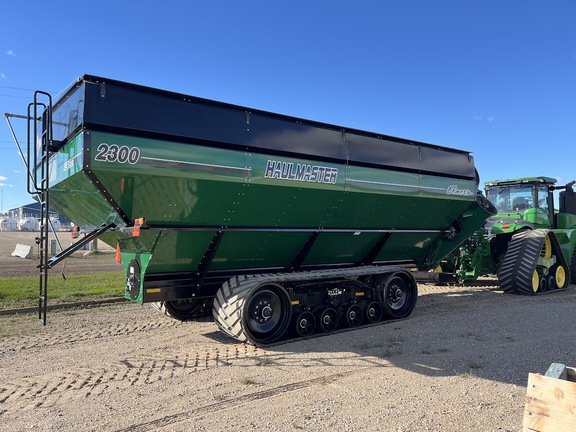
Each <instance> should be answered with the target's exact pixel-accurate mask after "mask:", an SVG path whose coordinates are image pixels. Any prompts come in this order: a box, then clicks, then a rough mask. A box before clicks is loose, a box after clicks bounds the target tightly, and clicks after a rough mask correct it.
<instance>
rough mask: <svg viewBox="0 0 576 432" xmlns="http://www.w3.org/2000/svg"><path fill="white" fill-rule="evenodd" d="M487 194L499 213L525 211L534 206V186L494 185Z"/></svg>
mask: <svg viewBox="0 0 576 432" xmlns="http://www.w3.org/2000/svg"><path fill="white" fill-rule="evenodd" d="M486 194H487V197H488V199H489V200H490V201H491V202H492V204H494V205H495V206H496V208H497V209H498V212H499V213H511V212H514V213H523V212H524V211H525V210H526V209H529V208H531V207H534V202H533V195H532V186H494V187H491V188H489V189H488V190H487V191H486Z"/></svg>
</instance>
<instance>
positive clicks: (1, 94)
mask: <svg viewBox="0 0 576 432" xmlns="http://www.w3.org/2000/svg"><path fill="white" fill-rule="evenodd" d="M86 73H88V74H94V75H101V76H104V77H109V78H114V79H118V80H123V81H129V82H134V83H137V84H142V85H147V86H152V87H158V88H162V89H167V90H173V91H177V92H181V93H186V94H191V95H195V96H200V97H205V98H209V99H215V100H220V101H224V102H229V103H234V104H239V105H245V106H248V107H252V108H258V109H263V110H267V111H273V112H278V113H282V114H288V115H293V116H297V117H303V118H308V119H312V120H317V121H322V122H327V123H333V124H337V125H341V126H347V127H353V128H358V129H364V130H368V131H372V132H379V133H383V134H387V135H394V136H399V137H403V138H409V139H414V140H419V141H424V142H429V143H433V144H438V145H442V146H448V147H455V148H459V149H464V150H468V151H471V152H472V154H473V156H474V157H475V161H476V165H477V168H478V170H479V172H480V176H481V179H482V181H486V180H494V179H501V178H511V177H525V176H532V175H546V176H551V177H555V178H558V179H559V181H560V182H562V183H566V182H568V181H571V180H574V179H576V163H575V161H576V1H574V0H553V1H549V2H542V1H536V0H507V1H502V0H475V1H472V0H447V1H442V0H438V1H429V0H394V1H392V0H374V1H372V0H370V1H368V0H366V1H364V0H357V1H354V2H352V1H340V0H331V1H328V0H317V1H314V0H307V1H301V0H291V1H289V2H273V1H269V0H268V1H259V0H258V1H243V2H239V1H231V0H230V1H221V0H211V1H209V2H208V1H170V0H165V1H162V2H160V1H146V0H143V1H138V2H136V1H115V2H111V1H108V0H101V1H99V2H96V3H94V2H86V1H74V2H72V1H70V2H65V1H50V2H46V1H36V0H34V1H29V2H9V3H7V4H6V5H4V7H3V9H2V13H1V14H0V111H1V113H2V114H3V113H4V112H10V113H15V114H24V113H25V111H26V106H27V103H28V102H29V101H30V100H31V98H32V93H33V91H34V90H37V89H40V90H45V91H49V92H52V93H53V94H54V95H56V94H57V93H58V92H59V91H61V90H62V89H64V88H65V87H66V86H67V85H68V84H70V83H71V82H72V81H73V80H74V79H75V78H77V77H78V76H81V75H83V74H86ZM2 122H3V124H2V125H0V190H1V192H0V193H1V195H0V196H1V197H2V209H3V210H5V211H6V210H7V209H9V208H12V207H16V206H19V205H22V204H25V203H27V202H30V201H31V199H30V197H29V196H27V193H26V175H25V169H24V166H23V163H22V161H21V159H20V157H19V156H18V154H17V152H16V149H15V145H14V143H13V140H12V137H11V134H10V131H9V128H8V125H7V124H6V122H5V121H4V120H3V121H2ZM13 124H15V125H16V126H17V134H18V137H19V138H20V139H21V140H22V142H23V141H24V139H25V125H24V122H23V121H21V120H13Z"/></svg>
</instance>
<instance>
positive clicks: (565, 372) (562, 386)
mask: <svg viewBox="0 0 576 432" xmlns="http://www.w3.org/2000/svg"><path fill="white" fill-rule="evenodd" d="M522 425H523V431H524V432H533V431H537V432H568V431H571V432H573V431H576V369H575V368H571V367H566V366H564V365H563V364H559V363H552V365H550V368H549V369H548V371H547V372H546V374H545V375H539V374H533V373H531V374H529V375H528V387H527V389H526V404H525V406H524V419H523V422H522Z"/></svg>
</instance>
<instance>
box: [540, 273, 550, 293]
mask: <svg viewBox="0 0 576 432" xmlns="http://www.w3.org/2000/svg"><path fill="white" fill-rule="evenodd" d="M546 291H548V278H547V277H546V276H542V277H541V278H540V281H539V283H538V292H541V293H542V292H546Z"/></svg>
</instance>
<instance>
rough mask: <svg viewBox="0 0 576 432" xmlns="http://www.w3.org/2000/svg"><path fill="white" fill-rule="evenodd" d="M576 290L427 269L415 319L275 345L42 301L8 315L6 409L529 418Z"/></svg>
mask: <svg viewBox="0 0 576 432" xmlns="http://www.w3.org/2000/svg"><path fill="white" fill-rule="evenodd" d="M1 235H2V233H0V236H1ZM0 239H3V238H2V237H0ZM21 261H25V260H21ZM112 261H113V260H112ZM0 265H2V269H4V264H3V263H2V264H0ZM114 265H115V264H114ZM2 271H4V270H2ZM575 306H576V289H575V287H574V286H572V287H571V288H570V289H566V290H562V291H559V292H557V293H552V294H546V295H543V296H537V297H526V296H514V295H506V294H503V293H502V292H501V291H499V290H497V289H496V288H494V287H490V286H475V287H439V286H432V285H424V284H422V285H420V296H419V300H418V304H417V306H416V309H415V311H414V313H413V314H412V315H411V316H410V317H409V318H408V319H406V320H402V321H396V322H388V323H381V324H378V325H374V326H370V327H363V328H359V329H355V330H351V331H343V332H339V333H332V334H329V335H324V336H321V337H315V338H312V339H308V340H301V341H293V342H288V343H284V344H279V345H276V346H274V347H269V348H266V349H260V348H255V347H252V346H250V345H245V344H241V343H238V342H235V341H233V340H230V339H227V338H226V337H225V336H224V335H222V334H221V333H219V332H218V331H217V328H216V326H215V325H214V324H213V323H212V322H211V321H210V320H206V321H202V322H178V321H175V320H172V319H170V318H168V317H166V316H164V315H162V314H161V313H159V312H158V311H157V310H155V309H153V308H152V307H150V306H148V305H144V306H140V305H136V304H131V303H120V304H115V305H110V306H106V307H98V308H86V309H78V310H67V311H61V312H51V313H49V315H48V325H47V326H46V327H42V326H40V325H39V324H38V323H37V320H36V317H35V315H33V314H32V315H19V316H9V317H0V424H1V425H2V430H3V431H31V430H32V431H80V430H81V431H230V430H266V431H290V430H294V431H296V430H306V431H325V430H334V431H357V430H358V431H376V430H379V431H394V432H407V431H521V430H522V417H523V410H524V398H525V393H526V383H527V378H528V373H529V372H537V373H544V372H545V371H546V370H547V368H548V366H549V365H550V364H551V363H553V362H560V363H565V364H567V365H571V366H574V365H575V364H576V360H575V359H574V349H573V347H574V346H576V336H575V332H574V331H573V323H574V308H575Z"/></svg>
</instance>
